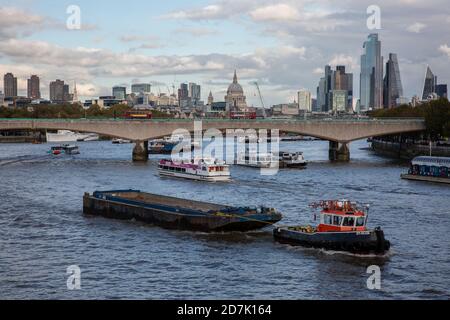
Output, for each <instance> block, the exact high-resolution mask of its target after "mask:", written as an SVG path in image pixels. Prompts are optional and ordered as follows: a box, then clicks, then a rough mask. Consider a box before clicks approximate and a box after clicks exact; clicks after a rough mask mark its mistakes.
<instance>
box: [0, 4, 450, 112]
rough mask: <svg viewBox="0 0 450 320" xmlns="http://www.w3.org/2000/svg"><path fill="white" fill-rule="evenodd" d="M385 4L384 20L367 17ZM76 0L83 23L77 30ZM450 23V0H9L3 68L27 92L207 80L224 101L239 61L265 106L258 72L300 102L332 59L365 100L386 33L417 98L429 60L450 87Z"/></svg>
mask: <svg viewBox="0 0 450 320" xmlns="http://www.w3.org/2000/svg"><path fill="white" fill-rule="evenodd" d="M374 4H375V5H376V6H378V8H379V10H380V20H379V22H380V29H371V28H369V27H370V25H368V23H367V20H368V18H371V17H372V15H373V13H372V11H371V12H369V14H368V13H367V9H368V7H369V6H371V5H374ZM73 6H76V8H79V12H80V15H79V17H80V19H79V21H80V25H79V27H80V28H79V29H73V28H72V27H70V28H68V22H69V26H74V24H73V22H76V20H77V19H75V20H74V19H73V12H74V11H71V10H69V11H68V9H71V8H73ZM370 21H372V20H370ZM75 25H76V24H75ZM449 31H450V6H449V3H448V0H428V1H423V0H396V1H392V0H379V1H375V0H370V1H364V0H340V1H329V0H314V1H312V0H278V1H275V0H198V1H186V0H183V1H182V0H166V1H160V0H159V1H154V0H150V1H149V0H129V1H116V0H108V1H107V0H96V1H92V0H91V1H87V0H70V1H66V0H14V1H6V0H0V74H1V75H3V74H4V73H6V72H13V73H14V75H15V76H17V77H18V81H19V84H18V86H19V94H21V95H26V79H27V78H29V76H30V75H31V74H37V75H38V76H40V78H41V92H42V94H43V96H44V97H48V85H49V82H50V81H53V80H55V79H63V80H65V81H66V82H68V83H69V84H70V85H71V87H72V85H73V83H74V82H75V81H76V83H77V89H78V94H79V97H80V98H82V99H89V98H92V97H97V96H99V95H111V94H112V92H111V88H112V86H115V85H126V86H128V88H130V87H131V84H132V83H137V82H150V83H152V84H153V88H152V91H153V92H154V93H155V94H158V93H159V92H166V93H167V92H168V91H172V90H173V89H172V87H173V86H175V87H178V86H179V85H180V83H182V82H196V83H198V84H200V85H201V86H202V98H203V99H204V100H205V101H206V100H207V96H208V94H209V91H212V93H213V96H214V98H215V101H223V100H224V96H225V94H226V90H227V87H228V85H229V84H230V83H231V81H232V77H233V72H234V70H235V69H236V70H237V74H238V78H239V82H240V83H241V85H242V86H243V88H244V91H245V94H246V96H247V100H248V104H249V105H255V106H259V105H261V103H260V102H259V101H260V100H259V96H258V94H257V90H256V86H255V85H254V82H255V81H256V82H258V83H259V85H260V87H261V92H262V95H263V99H264V101H265V103H266V104H267V105H272V104H276V103H287V102H293V101H294V99H296V93H297V91H298V90H300V89H307V90H310V91H311V92H312V94H313V96H315V92H316V87H317V85H318V82H319V79H320V77H322V76H323V72H324V71H323V70H324V66H325V65H326V64H330V65H331V66H332V67H335V66H336V65H345V66H346V68H347V70H348V71H349V72H352V73H353V74H354V92H355V96H356V97H359V73H360V55H361V54H362V53H363V43H364V41H365V40H366V38H367V36H368V35H369V34H370V33H378V34H379V37H380V40H381V42H382V55H383V56H384V59H385V62H386V60H387V57H388V54H389V53H390V52H393V53H397V55H398V60H399V65H400V72H401V78H402V83H403V89H404V95H405V96H406V97H408V98H411V97H412V96H413V95H416V94H417V95H421V93H422V89H423V79H424V76H425V71H426V67H427V65H429V66H430V67H431V69H432V71H433V72H434V73H435V75H437V77H438V82H439V83H449V84H450V32H449ZM0 83H2V82H0ZM1 86H2V84H1ZM0 90H3V88H1V89H0Z"/></svg>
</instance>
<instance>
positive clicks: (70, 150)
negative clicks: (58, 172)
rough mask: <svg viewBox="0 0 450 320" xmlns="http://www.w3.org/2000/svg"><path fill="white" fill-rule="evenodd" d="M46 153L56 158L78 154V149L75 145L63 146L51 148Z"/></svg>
mask: <svg viewBox="0 0 450 320" xmlns="http://www.w3.org/2000/svg"><path fill="white" fill-rule="evenodd" d="M48 153H49V154H52V155H54V156H58V155H60V154H67V155H77V154H80V149H79V148H78V146H75V145H69V144H63V145H60V146H53V147H51V148H50V151H49V152H48Z"/></svg>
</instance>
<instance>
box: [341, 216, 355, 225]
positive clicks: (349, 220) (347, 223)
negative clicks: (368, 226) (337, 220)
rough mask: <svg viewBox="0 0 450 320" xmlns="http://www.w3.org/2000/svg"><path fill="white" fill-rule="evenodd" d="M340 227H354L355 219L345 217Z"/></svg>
mask: <svg viewBox="0 0 450 320" xmlns="http://www.w3.org/2000/svg"><path fill="white" fill-rule="evenodd" d="M342 225H343V226H344V227H353V226H354V225H355V218H351V217H345V219H344V223H343V224H342Z"/></svg>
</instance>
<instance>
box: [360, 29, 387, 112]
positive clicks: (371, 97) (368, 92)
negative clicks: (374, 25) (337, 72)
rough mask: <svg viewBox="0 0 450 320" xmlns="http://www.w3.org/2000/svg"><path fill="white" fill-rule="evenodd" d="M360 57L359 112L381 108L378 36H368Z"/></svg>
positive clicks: (379, 44)
mask: <svg viewBox="0 0 450 320" xmlns="http://www.w3.org/2000/svg"><path fill="white" fill-rule="evenodd" d="M363 48H364V50H365V52H364V54H363V55H362V56H361V78H360V110H361V111H367V110H369V109H380V108H382V107H383V57H382V56H381V41H379V40H378V34H377V33H372V34H370V35H369V36H368V38H367V41H366V42H364V46H363Z"/></svg>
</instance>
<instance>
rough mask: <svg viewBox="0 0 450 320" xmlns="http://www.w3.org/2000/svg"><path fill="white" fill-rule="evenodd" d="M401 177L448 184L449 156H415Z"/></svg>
mask: <svg viewBox="0 0 450 320" xmlns="http://www.w3.org/2000/svg"><path fill="white" fill-rule="evenodd" d="M401 177H402V179H407V180H417V181H428V182H438V183H449V184H450V157H417V158H415V159H414V160H413V161H412V162H411V167H410V169H409V171H408V173H407V174H402V175H401Z"/></svg>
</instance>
